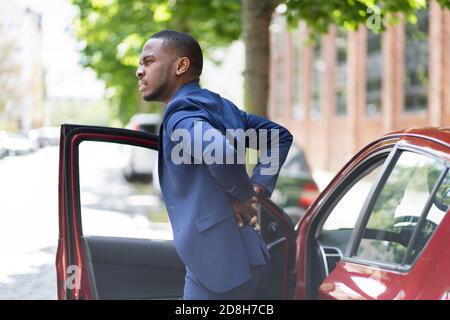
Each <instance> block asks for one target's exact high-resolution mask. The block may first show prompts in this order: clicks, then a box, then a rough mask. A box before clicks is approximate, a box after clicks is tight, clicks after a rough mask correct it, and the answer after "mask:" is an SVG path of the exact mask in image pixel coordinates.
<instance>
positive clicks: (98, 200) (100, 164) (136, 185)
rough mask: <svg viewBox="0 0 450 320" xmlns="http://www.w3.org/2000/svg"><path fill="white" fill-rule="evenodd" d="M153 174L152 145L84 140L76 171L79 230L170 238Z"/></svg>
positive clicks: (169, 230)
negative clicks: (79, 217) (78, 195)
mask: <svg viewBox="0 0 450 320" xmlns="http://www.w3.org/2000/svg"><path fill="white" fill-rule="evenodd" d="M155 173H156V176H157V151H155V150H150V149H146V148H142V147H136V146H130V145H122V144H116V143H107V142H95V141H84V142H82V143H81V144H80V147H79V174H80V202H81V217H82V228H83V234H84V235H95V236H113V237H127V238H148V239H171V238H172V233H171V228H170V223H169V220H168V215H167V212H166V210H165V206H164V203H163V201H162V197H161V196H160V190H159V183H158V181H157V178H156V179H154V174H155ZM154 180H155V181H154Z"/></svg>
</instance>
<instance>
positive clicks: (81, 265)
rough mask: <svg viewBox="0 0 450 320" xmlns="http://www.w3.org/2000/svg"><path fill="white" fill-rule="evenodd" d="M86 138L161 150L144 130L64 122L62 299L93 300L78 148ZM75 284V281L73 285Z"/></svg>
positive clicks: (58, 256) (60, 207) (58, 265)
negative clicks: (83, 240) (87, 259)
mask: <svg viewBox="0 0 450 320" xmlns="http://www.w3.org/2000/svg"><path fill="white" fill-rule="evenodd" d="M83 141H99V142H112V143H119V144H127V145H134V146H138V147H143V148H147V149H152V150H157V149H158V141H159V139H158V136H157V135H154V134H150V133H146V132H142V131H135V130H130V129H122V128H110V127H101V126H86V125H72V124H63V125H62V126H61V132H60V150H59V183H58V184H59V185H58V202H59V203H58V210H59V217H58V218H59V219H58V220H59V237H58V248H57V252H56V261H55V263H56V271H57V293H58V298H59V299H67V300H72V299H75V300H78V299H91V298H92V290H91V288H90V281H89V279H88V276H89V273H88V268H87V266H86V265H85V262H86V259H85V258H86V252H85V249H84V247H83V242H82V239H81V238H82V236H83V230H82V223H81V203H80V184H79V167H78V165H79V163H78V160H79V158H78V148H79V145H80V143H81V142H83ZM72 284H75V286H73V285H72Z"/></svg>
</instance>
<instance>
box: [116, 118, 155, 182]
mask: <svg viewBox="0 0 450 320" xmlns="http://www.w3.org/2000/svg"><path fill="white" fill-rule="evenodd" d="M161 120H162V118H161V115H160V114H156V113H139V114H135V115H134V116H132V117H131V119H130V122H129V123H128V124H127V126H126V128H127V129H131V130H137V131H143V132H147V133H150V134H155V135H157V134H158V133H159V126H160V125H161ZM127 150H129V151H124V152H128V154H127V155H126V158H127V160H126V165H125V167H124V168H123V175H124V177H125V179H126V180H127V181H130V182H131V181H135V180H141V181H150V180H151V179H152V177H153V174H152V170H153V167H154V165H155V163H156V160H157V156H156V154H155V153H154V152H152V151H150V150H147V149H145V148H128V149H127Z"/></svg>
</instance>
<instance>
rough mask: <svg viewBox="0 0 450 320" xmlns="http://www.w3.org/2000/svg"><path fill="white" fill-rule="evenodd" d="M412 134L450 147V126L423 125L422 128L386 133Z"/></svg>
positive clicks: (392, 134) (395, 134)
mask: <svg viewBox="0 0 450 320" xmlns="http://www.w3.org/2000/svg"><path fill="white" fill-rule="evenodd" d="M398 135H402V136H413V137H418V138H423V139H428V140H433V141H435V142H439V143H441V144H443V145H446V146H447V147H450V127H423V128H409V129H403V130H399V131H394V132H391V133H389V134H387V135H386V136H385V137H389V136H398Z"/></svg>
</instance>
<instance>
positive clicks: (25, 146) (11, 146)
mask: <svg viewBox="0 0 450 320" xmlns="http://www.w3.org/2000/svg"><path fill="white" fill-rule="evenodd" d="M0 145H1V146H2V147H3V148H4V149H6V150H8V154H9V155H10V156H19V155H25V154H29V153H31V152H34V151H36V150H37V149H38V145H37V144H36V143H35V142H33V141H31V140H30V139H29V138H28V137H27V136H25V135H23V134H21V133H16V132H11V131H6V130H2V131H0Z"/></svg>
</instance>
